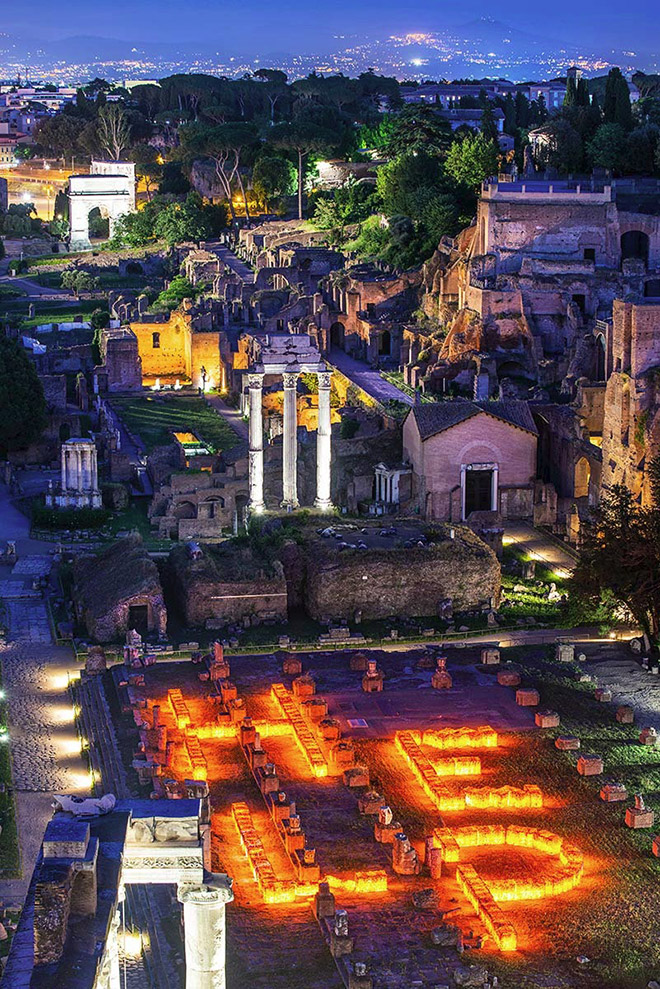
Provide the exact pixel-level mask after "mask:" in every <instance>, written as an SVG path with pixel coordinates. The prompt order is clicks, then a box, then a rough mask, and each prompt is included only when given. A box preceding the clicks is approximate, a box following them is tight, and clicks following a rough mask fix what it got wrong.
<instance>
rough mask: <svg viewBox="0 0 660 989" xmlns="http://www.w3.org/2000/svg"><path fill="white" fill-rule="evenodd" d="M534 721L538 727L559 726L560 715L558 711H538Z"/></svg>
mask: <svg viewBox="0 0 660 989" xmlns="http://www.w3.org/2000/svg"><path fill="white" fill-rule="evenodd" d="M534 721H535V723H536V726H537V727H538V728H558V727H559V715H558V714H557V712H556V711H537V712H536V714H535V715H534Z"/></svg>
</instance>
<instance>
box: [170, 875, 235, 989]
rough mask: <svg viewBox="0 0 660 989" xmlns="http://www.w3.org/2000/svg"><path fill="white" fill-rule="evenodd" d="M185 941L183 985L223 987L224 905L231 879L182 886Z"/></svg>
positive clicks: (190, 988)
mask: <svg viewBox="0 0 660 989" xmlns="http://www.w3.org/2000/svg"><path fill="white" fill-rule="evenodd" d="M178 899H179V902H180V903H183V926H184V931H185V942H186V989H225V906H226V904H227V903H230V902H231V901H232V900H233V899H234V894H233V893H232V891H231V880H228V879H227V880H226V881H225V882H224V883H223V882H222V881H219V884H218V885H217V886H207V885H201V886H185V885H184V886H181V887H180V888H179V891H178Z"/></svg>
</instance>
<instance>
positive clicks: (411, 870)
mask: <svg viewBox="0 0 660 989" xmlns="http://www.w3.org/2000/svg"><path fill="white" fill-rule="evenodd" d="M392 868H393V869H394V871H395V872H396V873H397V875H399V876H416V875H418V874H419V871H420V864H419V860H418V858H417V852H416V851H415V849H414V848H413V847H412V845H411V844H410V840H409V839H408V836H407V835H405V834H404V833H403V832H402V831H400V832H399V833H398V834H396V835H395V836H394V841H393V843H392Z"/></svg>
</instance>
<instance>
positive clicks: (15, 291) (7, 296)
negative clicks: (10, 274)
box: [0, 285, 25, 302]
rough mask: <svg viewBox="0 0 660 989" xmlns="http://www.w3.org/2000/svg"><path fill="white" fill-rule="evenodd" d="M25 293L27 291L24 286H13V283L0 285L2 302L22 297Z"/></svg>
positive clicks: (0, 300) (0, 299)
mask: <svg viewBox="0 0 660 989" xmlns="http://www.w3.org/2000/svg"><path fill="white" fill-rule="evenodd" d="M24 295H25V292H24V291H23V289H22V288H13V287H12V286H11V285H0V302H9V301H10V300H13V299H21V298H22V297H23V296H24Z"/></svg>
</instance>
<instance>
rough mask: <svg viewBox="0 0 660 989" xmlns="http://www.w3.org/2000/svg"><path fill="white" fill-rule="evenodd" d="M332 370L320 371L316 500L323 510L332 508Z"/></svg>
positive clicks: (316, 504) (318, 506)
mask: <svg viewBox="0 0 660 989" xmlns="http://www.w3.org/2000/svg"><path fill="white" fill-rule="evenodd" d="M331 376H332V371H320V372H319V374H318V375H317V377H318V383H319V424H318V429H317V431H316V501H315V502H314V505H315V507H316V508H319V509H320V510H321V511H323V512H327V511H328V509H330V508H332V501H331V499H330V462H331V458H332V418H331V413H330V381H331Z"/></svg>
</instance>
